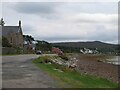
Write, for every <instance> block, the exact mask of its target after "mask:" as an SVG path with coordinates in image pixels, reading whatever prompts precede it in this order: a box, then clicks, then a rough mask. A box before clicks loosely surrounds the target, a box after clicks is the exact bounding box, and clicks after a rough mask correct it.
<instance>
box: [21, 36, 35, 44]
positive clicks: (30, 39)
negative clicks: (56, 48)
mask: <svg viewBox="0 0 120 90" xmlns="http://www.w3.org/2000/svg"><path fill="white" fill-rule="evenodd" d="M23 38H24V40H25V41H29V42H30V43H32V41H35V40H34V38H33V37H32V36H30V35H23Z"/></svg>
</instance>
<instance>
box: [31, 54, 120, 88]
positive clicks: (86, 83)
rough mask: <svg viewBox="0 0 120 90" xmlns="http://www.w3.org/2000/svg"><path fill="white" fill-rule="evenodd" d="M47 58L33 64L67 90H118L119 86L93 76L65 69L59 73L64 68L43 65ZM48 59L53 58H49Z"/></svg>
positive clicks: (41, 58)
mask: <svg viewBox="0 0 120 90" xmlns="http://www.w3.org/2000/svg"><path fill="white" fill-rule="evenodd" d="M45 57H46V56H41V57H39V58H37V59H35V60H34V61H33V64H35V65H36V66H38V67H39V68H40V69H42V70H43V71H45V72H46V73H47V74H49V75H50V76H52V77H53V78H54V79H56V80H58V82H59V86H60V87H67V88H117V87H118V85H117V84H116V83H113V82H111V81H108V80H106V79H103V78H100V77H95V76H91V75H85V74H81V73H79V72H77V71H75V70H71V69H69V68H65V70H64V71H63V72H61V71H58V70H59V69H60V68H61V67H62V66H60V65H58V66H57V67H58V70H57V69H55V68H56V65H54V64H46V63H41V61H44V58H45ZM47 58H51V57H49V56H47Z"/></svg>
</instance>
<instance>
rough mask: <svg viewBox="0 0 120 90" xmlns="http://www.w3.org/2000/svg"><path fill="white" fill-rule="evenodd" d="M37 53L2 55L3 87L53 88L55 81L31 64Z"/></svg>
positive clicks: (55, 84) (55, 85)
mask: <svg viewBox="0 0 120 90" xmlns="http://www.w3.org/2000/svg"><path fill="white" fill-rule="evenodd" d="M37 57H38V55H14V56H3V57H2V72H3V74H2V80H3V81H2V87H3V88H55V87H57V81H55V80H54V79H53V78H51V77H50V76H48V75H47V74H46V73H45V72H43V71H41V70H40V69H39V68H38V67H36V66H35V65H33V64H32V61H33V60H34V59H35V58H37Z"/></svg>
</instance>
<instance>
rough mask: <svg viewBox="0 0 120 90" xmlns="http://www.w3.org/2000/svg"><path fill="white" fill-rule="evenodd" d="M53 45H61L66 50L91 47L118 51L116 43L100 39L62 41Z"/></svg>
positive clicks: (104, 50) (102, 50) (105, 50)
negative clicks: (91, 40)
mask: <svg viewBox="0 0 120 90" xmlns="http://www.w3.org/2000/svg"><path fill="white" fill-rule="evenodd" d="M52 45H53V46H56V47H59V48H61V49H63V50H64V51H70V52H72V51H78V50H79V49H82V48H89V49H96V48H97V49H98V50H99V51H101V52H116V51H117V49H118V48H117V45H115V44H108V43H104V42H100V41H93V42H61V43H52Z"/></svg>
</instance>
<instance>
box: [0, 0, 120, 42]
mask: <svg viewBox="0 0 120 90" xmlns="http://www.w3.org/2000/svg"><path fill="white" fill-rule="evenodd" d="M0 6H1V4H0ZM0 17H3V18H4V21H5V25H6V26H15V25H18V21H19V20H21V21H22V30H23V33H24V34H27V35H32V36H33V37H34V38H35V39H36V40H46V41H48V42H76V41H77V42H78V41H103V42H107V43H118V3H117V2H3V3H2V16H0Z"/></svg>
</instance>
